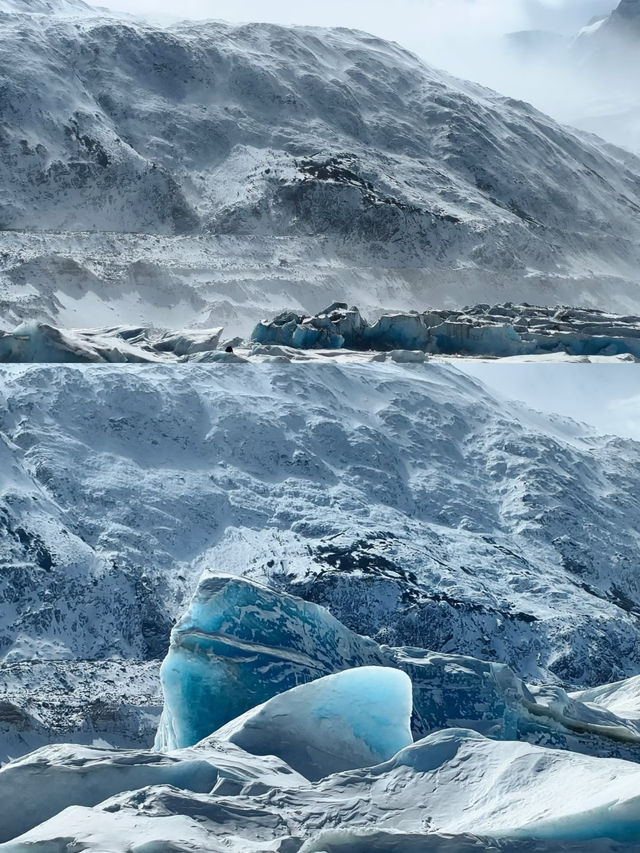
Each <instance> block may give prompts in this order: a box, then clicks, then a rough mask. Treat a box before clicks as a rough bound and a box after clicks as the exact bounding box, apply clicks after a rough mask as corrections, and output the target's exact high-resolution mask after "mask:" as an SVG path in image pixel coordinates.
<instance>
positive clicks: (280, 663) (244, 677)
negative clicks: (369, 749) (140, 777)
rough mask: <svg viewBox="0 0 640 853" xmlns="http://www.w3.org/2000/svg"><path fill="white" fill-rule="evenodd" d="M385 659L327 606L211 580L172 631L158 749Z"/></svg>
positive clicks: (190, 740) (225, 579)
mask: <svg viewBox="0 0 640 853" xmlns="http://www.w3.org/2000/svg"><path fill="white" fill-rule="evenodd" d="M388 660H389V656H388V655H385V654H384V653H383V652H382V651H381V650H380V648H379V646H378V645H377V644H376V643H374V642H373V641H372V640H368V639H366V638H364V637H360V636H358V635H357V634H354V633H353V632H352V631H349V630H348V629H347V628H345V627H344V626H343V625H342V624H341V623H340V622H338V620H337V619H335V618H334V617H333V616H331V614H330V613H329V612H328V611H327V610H325V608H324V607H320V606H318V605H316V604H312V603H309V602H306V601H302V600H301V599H299V598H295V597H294V596H291V595H285V594H280V593H277V592H273V591H272V590H270V589H268V588H266V587H263V586H261V585H260V584H255V583H251V582H249V581H246V580H244V579H241V578H236V577H230V576H225V575H210V576H207V577H205V578H204V579H203V580H202V581H201V582H200V584H199V586H198V589H197V591H196V594H195V596H194V598H193V600H192V602H191V606H190V608H189V610H188V611H187V612H186V614H185V615H184V616H183V617H182V619H180V621H179V622H178V623H177V625H176V626H175V627H174V629H173V631H172V633H171V645H170V648H169V652H168V654H167V657H166V658H165V660H164V662H163V664H162V669H161V673H160V677H161V681H162V688H163V691H164V696H165V703H164V710H163V714H162V719H161V721H160V725H159V727H158V734H157V737H156V748H157V749H159V750H168V749H177V748H180V747H185V746H191V745H193V744H194V743H197V742H198V741H200V740H202V739H203V738H205V737H207V736H208V735H210V734H211V733H212V732H214V731H216V729H219V728H220V727H221V726H223V725H224V724H225V723H228V722H229V721H230V720H233V719H235V718H236V717H239V716H240V715H241V714H243V713H244V712H245V711H248V710H249V709H250V708H254V707H255V706H256V705H260V704H262V703H263V702H266V701H267V699H270V698H271V697H272V696H275V695H276V694H278V693H283V692H284V691H285V690H289V689H291V688H292V687H296V686H297V685H299V684H303V683H306V682H308V681H313V680H315V679H316V678H320V677H322V676H323V675H330V674H331V673H334V672H337V671H340V670H343V669H348V668H351V667H357V666H364V665H374V666H384V665H385V664H386V663H387V662H388Z"/></svg>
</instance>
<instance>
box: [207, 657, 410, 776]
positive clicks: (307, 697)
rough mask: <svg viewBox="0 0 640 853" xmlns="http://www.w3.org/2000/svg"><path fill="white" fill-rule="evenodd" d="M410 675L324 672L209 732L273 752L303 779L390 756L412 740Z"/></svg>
mask: <svg viewBox="0 0 640 853" xmlns="http://www.w3.org/2000/svg"><path fill="white" fill-rule="evenodd" d="M412 708H413V701H412V695H411V679H410V678H409V676H408V675H406V674H405V673H404V672H401V671H400V670H398V669H390V668H389V667H377V666H367V667H359V668H357V669H348V670H345V671H344V672H339V673H336V674H335V675H327V676H325V677H324V678H319V679H318V680H317V681H312V682H310V683H309V684H302V685H300V686H299V687H294V688H293V689H292V690H288V691H287V692H286V693H281V694H279V695H278V696H274V697H273V698H272V699H269V701H268V702H265V703H264V704H263V705H259V706H258V707H257V708H253V709H252V710H250V711H247V712H246V714H243V715H242V716H241V717H239V718H238V719H236V720H232V721H231V722H230V723H227V725H226V726H223V727H222V728H221V729H219V730H218V731H217V732H214V734H213V735H212V740H213V741H214V742H216V741H219V740H222V741H230V742H231V743H234V744H235V745H236V746H239V747H241V748H242V749H244V750H246V752H250V753H252V754H253V755H276V756H278V758H281V759H282V760H283V761H286V763H287V764H288V765H289V766H290V767H293V769H294V770H296V771H297V772H298V773H301V774H302V775H303V776H305V777H306V778H307V779H310V780H311V781H316V780H318V779H321V778H322V777H323V776H328V775H329V774H331V773H339V772H340V771H342V770H353V769H355V768H357V767H370V766H372V765H374V764H380V763H382V762H384V761H388V760H389V759H390V758H392V757H393V756H394V755H395V754H396V753H397V752H399V751H400V750H401V749H404V747H406V746H408V745H409V744H410V743H413V737H412V735H411V712H412Z"/></svg>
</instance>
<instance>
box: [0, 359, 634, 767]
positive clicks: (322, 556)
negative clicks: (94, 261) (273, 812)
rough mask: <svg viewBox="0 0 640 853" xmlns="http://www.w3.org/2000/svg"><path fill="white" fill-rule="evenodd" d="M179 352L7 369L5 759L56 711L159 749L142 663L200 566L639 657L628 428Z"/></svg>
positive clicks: (525, 640)
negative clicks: (185, 360) (601, 428)
mask: <svg viewBox="0 0 640 853" xmlns="http://www.w3.org/2000/svg"><path fill="white" fill-rule="evenodd" d="M566 369H567V370H571V369H572V367H571V366H567V367H566ZM631 369H632V368H631ZM175 371H176V368H175V367H173V368H168V367H162V366H158V367H154V369H153V371H149V370H148V369H146V368H145V367H143V366H126V365H118V366H109V365H101V366H97V367H91V366H84V367H73V366H57V367H55V368H48V367H33V366H32V367H21V366H8V367H4V368H3V369H2V371H1V372H0V401H1V403H2V406H1V410H2V421H1V433H2V436H1V439H0V461H1V464H0V526H1V530H2V536H0V543H1V544H0V555H1V560H2V566H3V571H2V578H3V583H2V586H1V587H0V601H1V602H2V607H1V608H0V612H1V613H2V622H0V654H1V656H2V661H3V665H2V668H1V669H0V678H1V682H0V691H1V694H0V696H1V698H2V701H3V703H7V704H6V705H3V706H2V720H0V724H1V726H2V728H1V729H0V730H1V731H2V733H3V734H2V738H3V740H2V743H3V745H4V748H3V753H4V755H5V756H6V755H14V756H15V755H18V754H21V753H23V752H25V751H27V750H29V749H32V748H34V747H35V746H40V745H42V744H43V743H45V742H46V741H47V732H49V733H50V736H49V739H50V740H58V741H59V740H70V739H71V740H73V739H75V738H76V737H77V738H79V739H81V740H82V741H83V742H89V743H91V742H92V741H93V740H94V739H96V738H102V739H103V740H106V741H107V742H109V743H117V744H119V745H120V744H121V745H127V744H128V745H131V746H141V745H146V746H149V745H150V744H151V742H152V739H153V731H154V730H155V725H156V722H157V714H158V713H159V709H160V704H161V699H160V697H159V695H158V692H157V688H154V687H153V686H152V680H153V679H152V674H153V673H152V670H154V667H155V668H156V669H155V670H154V671H155V672H157V667H158V666H159V661H160V660H161V659H162V658H163V657H164V656H165V654H166V651H167V647H168V643H169V635H170V632H171V628H172V626H173V624H174V621H175V620H177V619H178V618H180V617H181V616H182V615H183V614H184V613H185V611H186V610H187V607H188V603H189V601H190V599H191V597H192V595H193V594H194V592H195V590H196V588H197V585H198V581H199V579H200V577H201V575H202V573H203V571H204V570H205V569H208V570H213V571H215V572H220V571H223V572H227V573H231V574H232V575H236V576H246V577H248V578H250V579H253V580H256V581H259V582H261V583H264V584H266V585H267V586H268V587H270V588H271V589H272V590H274V591H278V590H282V591H289V592H293V593H295V594H296V595H298V596H301V597H302V598H304V599H305V600H307V601H308V602H309V603H317V604H320V605H324V606H325V607H327V608H328V609H329V610H330V612H331V613H332V614H333V616H334V617H335V618H337V619H339V620H340V621H341V622H342V623H343V624H344V625H345V626H346V627H347V628H349V629H350V630H352V631H356V632H358V633H360V634H364V635H367V636H369V637H371V638H373V639H374V640H376V641H377V642H378V643H382V644H384V643H386V644H389V645H392V646H395V647H399V646H412V647H416V648H422V649H429V650H431V651H432V652H441V653H444V654H445V655H446V654H463V655H470V656H472V657H474V658H476V659H479V660H485V661H489V662H490V663H494V664H498V663H501V664H507V665H508V666H509V667H511V669H512V670H513V671H514V672H515V673H516V675H518V676H520V677H524V678H525V679H526V680H527V681H528V682H531V681H541V682H545V683H549V682H551V683H553V682H558V681H560V682H562V683H563V684H566V685H568V686H570V687H572V688H575V689H580V688H587V687H595V686H597V685H601V684H604V683H612V682H615V681H618V680H620V679H623V678H626V677H628V676H632V675H635V674H636V673H637V671H638V663H639V661H638V647H639V645H638V622H637V616H636V614H637V612H638V610H639V609H640V608H639V603H640V602H639V594H638V586H637V571H636V567H637V553H638V550H639V544H640V543H639V542H638V530H640V518H639V516H638V513H639V508H638V501H637V493H638V471H639V470H640V451H639V449H638V446H637V445H636V444H635V443H634V442H632V441H624V440H622V439H616V438H604V437H599V436H597V435H595V434H593V433H592V432H590V431H589V430H587V429H586V428H582V427H579V426H578V425H576V424H573V423H571V422H567V421H563V420H561V419H558V418H553V417H546V416H543V415H539V414H535V413H532V412H530V411H528V410H527V409H525V408H524V407H522V406H519V405H517V404H514V403H509V402H505V401H504V400H498V399H496V398H494V397H493V396H492V395H491V393H489V392H488V391H487V389H486V388H484V387H483V386H481V385H479V384H478V383H476V382H475V381H473V380H471V379H469V378H467V377H465V376H464V375H462V374H461V373H459V372H457V371H456V370H454V369H453V368H450V367H446V366H438V365H426V366H415V367H411V366H401V365H393V364H380V365H377V364H370V365H363V366H357V365H350V366H349V367H348V368H344V367H340V366H337V365H322V366H320V365H318V366H313V369H309V366H308V365H296V364H288V365H282V366H280V365H274V364H270V365H268V367H267V366H264V367H263V366H260V365H244V366H243V368H242V371H239V370H238V369H237V368H233V367H231V366H230V367H226V366H224V365H210V366H207V365H200V366H197V365H196V366H192V367H191V368H190V369H189V371H183V372H181V373H180V382H179V383H176V381H175V379H176V372H175ZM116 401H117V403H116ZM116 408H117V412H118V414H117V416H114V410H115V409H116ZM594 649H597V650H598V653H597V654H594V651H593V650H594ZM330 650H331V646H327V651H326V654H327V655H329V654H330ZM114 659H115V661H116V663H110V661H113V660H114ZM118 661H122V666H120V664H119V663H117V662H118ZM154 661H155V662H156V663H154ZM37 662H39V663H37ZM87 662H91V663H87ZM101 662H102V663H101ZM361 662H362V664H365V665H367V664H371V663H376V662H377V661H372V660H368V659H365V658H361ZM101 665H102V666H103V667H104V673H105V677H104V679H102V678H101V676H100V666H101ZM348 665H354V663H351V664H348ZM434 665H435V664H434ZM36 667H37V669H36ZM339 668H344V667H343V666H341V667H339ZM127 671H128V672H129V673H130V674H129V675H126V684H127V689H126V691H125V693H126V695H125V698H124V700H121V699H118V694H119V693H120V691H121V686H120V685H121V681H122V678H123V677H124V676H123V672H124V673H126V672H127ZM330 671H333V670H331V669H320V671H318V672H317V675H315V676H314V677H319V676H321V675H325V674H329V672H330ZM482 671H483V670H479V671H478V675H477V677H478V678H485V680H486V681H487V684H489V685H491V684H493V681H492V678H493V676H492V675H491V673H490V672H489V673H485V675H484V676H483V675H482ZM34 673H37V677H36V675H35V674H34ZM138 673H139V674H140V675H139V677H138ZM469 678H471V675H470V676H469ZM305 680H308V679H305ZM111 682H113V683H111ZM95 683H97V684H98V685H100V687H99V689H97V688H93V687H92V685H93V684H95ZM295 683H296V682H295V678H294V679H293V682H292V683H287V684H285V685H283V686H285V687H286V686H294V685H295ZM43 684H46V685H47V689H46V690H43ZM68 685H73V686H74V690H73V691H72V692H70V691H69V688H68ZM492 689H493V688H492ZM474 690H475V688H474ZM136 691H138V692H136ZM497 696H498V697H499V692H498V694H497ZM45 697H46V698H45ZM267 698H269V697H268V696H266V695H259V696H256V699H255V701H254V702H253V703H252V704H254V705H255V704H259V703H260V702H263V701H265V700H266V699H267ZM49 699H50V700H51V701H50V702H49ZM98 699H99V700H100V701H99V702H98V701H97V700H98ZM94 700H96V701H95V702H94ZM425 701H426V700H425ZM492 702H494V700H492ZM494 704H495V705H496V707H497V705H498V701H497V699H496V700H495V703H494ZM249 707H251V705H247V706H245V707H242V708H240V709H238V710H237V711H234V712H233V713H232V716H237V715H238V714H240V713H242V712H244V711H246V710H248V708H249ZM461 707H464V706H463V705H462V706H461ZM463 713H464V714H465V718H466V714H467V713H468V712H467V711H463ZM623 716H624V715H623ZM229 719H230V718H229ZM430 719H431V717H430ZM434 719H435V720H436V721H437V720H438V718H437V716H435V717H434ZM492 719H494V720H497V721H498V723H500V720H501V714H499V713H495V714H493V716H492ZM119 721H120V722H119ZM124 721H126V723H125V722H124ZM223 722H226V720H224V721H221V722H220V723H218V724H216V725H215V726H213V727H212V728H214V727H217V726H218V725H222V723H223ZM115 731H120V733H121V734H120V736H119V739H118V740H114V738H115V734H114V732H115ZM208 733H209V732H205V734H208ZM421 733H423V732H421Z"/></svg>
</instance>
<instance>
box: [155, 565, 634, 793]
mask: <svg viewBox="0 0 640 853" xmlns="http://www.w3.org/2000/svg"><path fill="white" fill-rule="evenodd" d="M363 664H366V665H365V666H363ZM353 667H357V668H356V669H353ZM399 670H402V671H403V672H399ZM331 673H337V675H336V674H331ZM371 673H374V674H375V675H372V674H371ZM404 673H406V674H404ZM325 674H326V675H325ZM322 675H325V677H324V678H322V677H320V676H322ZM407 675H408V676H409V678H407ZM161 678H162V686H163V692H164V710H163V715H162V719H161V722H160V725H159V728H158V734H157V737H156V748H157V749H158V750H171V749H176V748H184V747H190V746H193V745H194V744H196V743H197V742H198V741H200V740H202V739H203V738H206V737H208V736H209V735H211V737H212V739H213V741H216V740H218V739H222V740H225V741H226V740H231V742H233V743H235V744H237V745H238V746H241V747H242V748H243V749H246V750H248V751H249V752H253V751H255V750H257V754H263V753H262V752H261V750H263V749H267V750H268V751H270V752H274V753H275V754H276V755H278V756H279V757H280V758H283V759H285V760H286V761H287V762H288V763H289V764H291V765H292V766H293V767H294V768H295V769H296V770H298V771H300V772H302V773H303V775H305V776H307V778H319V776H320V775H326V774H327V773H329V772H336V771H337V770H339V769H345V768H346V767H347V764H343V765H342V766H339V764H338V762H339V761H340V760H343V761H345V762H348V761H355V760H360V759H358V758H357V756H362V755H363V754H368V753H366V752H365V753H363V747H362V744H360V745H358V744H359V741H360V740H361V738H362V736H363V735H362V733H363V732H366V731H368V729H367V724H366V719H367V718H369V717H371V718H372V719H375V720H377V721H378V722H377V724H376V729H375V738H373V742H375V743H376V744H378V747H377V748H378V749H379V750H380V751H384V746H383V744H384V743H385V742H387V741H386V740H385V738H387V739H389V738H391V739H392V738H393V737H396V736H397V737H404V736H405V733H406V728H407V726H406V725H405V723H404V722H403V721H404V719H405V717H404V716H403V715H406V720H407V721H408V719H409V715H410V714H412V716H411V719H412V726H413V730H414V732H415V734H416V736H417V737H420V736H423V735H425V734H427V733H429V732H431V731H435V730H437V729H439V728H447V727H450V726H459V725H462V724H464V725H466V726H468V727H469V728H473V729H475V730H476V731H478V732H480V733H482V734H486V735H489V736H491V737H493V738H496V739H500V740H528V741H530V742H532V743H537V744H544V745H547V746H555V747H560V748H563V749H570V750H572V751H575V752H585V753H587V754H592V755H605V756H613V755H615V756H620V757H625V758H630V759H631V760H636V759H637V758H638V755H637V748H638V746H639V745H640V714H638V712H637V710H634V709H633V707H631V708H629V707H628V705H627V707H624V708H621V706H620V702H619V701H618V702H615V701H614V703H613V708H612V707H611V706H610V704H609V703H607V701H606V699H605V700H604V704H602V705H601V704H599V698H598V697H599V695H600V693H602V694H603V695H604V696H605V697H606V696H608V695H609V694H608V691H610V690H611V691H612V692H613V693H614V694H615V695H616V696H618V697H622V696H625V695H628V694H633V691H634V689H635V687H634V681H635V680H633V679H632V680H630V681H629V682H623V683H622V684H621V685H610V686H608V687H599V688H596V694H595V695H594V698H593V701H592V704H586V703H589V702H591V699H590V698H585V699H584V701H583V700H582V697H581V695H580V694H579V693H578V694H576V695H575V696H573V697H572V696H569V695H568V694H567V693H566V692H565V691H564V690H562V689H561V688H559V687H554V686H551V685H543V686H538V687H527V686H526V685H525V684H524V683H523V682H522V681H521V680H520V679H518V678H517V677H516V676H515V675H514V673H513V672H512V671H511V670H510V669H509V668H508V667H507V666H505V665H504V664H496V663H489V662H486V661H481V660H478V659H476V658H471V657H468V656H467V657H463V656H460V655H446V654H442V653H438V652H433V651H428V650H425V649H416V648H413V649H412V648H401V649H393V648H389V647H388V646H383V647H380V646H377V645H376V644H375V643H373V642H372V641H371V640H370V639H367V638H365V637H361V636H358V635H357V634H354V633H353V632H352V631H349V630H348V629H347V628H346V627H345V626H344V625H341V624H340V623H339V622H338V621H337V620H336V619H335V618H334V617H333V616H331V614H330V613H329V612H328V611H327V610H325V609H324V608H322V607H318V606H317V605H313V604H309V603H308V602H305V601H303V600H302V599H300V598H295V597H293V596H290V595H286V594H283V593H279V592H274V591H273V590H270V589H268V588H267V587H265V586H263V585H260V584H256V583H254V582H250V581H248V580H246V579H240V578H233V577H229V576H211V575H209V574H208V573H205V576H204V577H203V579H202V581H201V582H200V584H199V586H198V590H197V592H196V595H195V596H194V599H193V601H192V602H191V605H190V607H189V609H188V611H187V613H186V614H185V616H184V617H183V619H181V620H180V622H179V623H178V625H177V626H176V627H175V629H174V630H173V632H172V636H171V646H170V648H169V653H168V655H167V657H166V659H165V661H164V663H163V666H162V670H161ZM409 679H410V680H409ZM403 684H404V686H403ZM407 684H409V685H413V698H412V699H411V696H409V693H407V687H406V685H407ZM293 685H296V686H295V687H294V686H293ZM300 685H304V686H300ZM385 685H386V686H385ZM409 692H411V691H409ZM350 694H353V698H351V699H350V698H349V695H350ZM358 695H359V697H360V698H358ZM376 696H378V697H379V698H376ZM407 696H409V698H408V699H407V698H406V697H407ZM590 696H591V694H590V693H589V692H587V693H586V694H585V697H590ZM320 697H323V698H322V700H321V698H320ZM264 700H266V702H265V701H264ZM256 702H263V704H261V705H259V706H258V707H254V706H255V703H256ZM407 702H408V703H409V705H411V704H413V708H412V710H411V708H409V709H408V710H407V708H406V706H407ZM392 707H394V708H395V711H393V712H392V710H391V708H392ZM319 709H321V710H320V711H319ZM614 709H615V711H614ZM336 714H337V715H338V716H339V717H341V718H342V719H343V724H342V725H341V726H340V731H341V732H342V735H341V737H343V738H344V743H343V745H342V747H341V748H340V749H339V750H337V749H336V750H334V749H333V748H332V747H331V746H330V743H331V735H330V732H329V731H328V729H327V727H329V728H330V725H329V722H328V721H329V720H332V719H334V717H335V716H336ZM238 715H239V716H238ZM316 716H317V719H316V723H315V725H314V724H313V723H311V724H310V723H309V720H310V719H313V718H315V717H316ZM234 717H235V718H236V719H234ZM391 717H392V718H393V720H394V723H393V725H391V726H390V724H389V720H390V719H391ZM294 718H296V719H294ZM321 720H324V722H322V723H321ZM218 727H220V728H218ZM358 731H360V732H361V735H360V736H357V734H356V733H357V732H358ZM385 732H386V734H385ZM365 739H366V738H365ZM366 740H367V742H368V743H370V742H371V739H366ZM391 742H392V743H394V744H395V746H396V749H395V751H397V749H399V748H400V747H399V746H398V745H397V741H394V740H391ZM350 755H351V756H352V757H351V759H350V758H349V756H350ZM305 756H306V758H305ZM340 756H342V759H340ZM380 760H382V758H380ZM364 763H366V761H365V762H364ZM369 763H371V762H369ZM351 766H354V767H355V766H356V765H355V764H352V765H351ZM314 768H315V769H314ZM310 773H311V775H309V774H310Z"/></svg>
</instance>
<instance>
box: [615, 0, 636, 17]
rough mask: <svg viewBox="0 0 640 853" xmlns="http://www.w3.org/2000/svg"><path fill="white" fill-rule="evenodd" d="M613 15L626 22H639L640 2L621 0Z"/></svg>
mask: <svg viewBox="0 0 640 853" xmlns="http://www.w3.org/2000/svg"><path fill="white" fill-rule="evenodd" d="M614 15H615V16H616V17H620V18H626V19H627V20H634V21H640V0H621V3H620V5H619V6H618V8H617V9H616V10H615V12H614Z"/></svg>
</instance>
